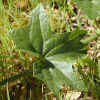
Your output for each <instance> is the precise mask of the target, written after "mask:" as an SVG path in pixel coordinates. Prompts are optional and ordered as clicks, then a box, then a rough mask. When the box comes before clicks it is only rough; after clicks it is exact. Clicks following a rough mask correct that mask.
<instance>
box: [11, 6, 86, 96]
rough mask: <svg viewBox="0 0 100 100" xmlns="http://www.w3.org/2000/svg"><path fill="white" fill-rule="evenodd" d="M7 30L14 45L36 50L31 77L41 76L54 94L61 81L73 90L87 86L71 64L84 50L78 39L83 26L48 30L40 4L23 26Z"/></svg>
mask: <svg viewBox="0 0 100 100" xmlns="http://www.w3.org/2000/svg"><path fill="white" fill-rule="evenodd" d="M9 34H10V35H11V36H12V39H13V40H14V42H15V44H16V46H17V48H18V49H20V50H22V49H23V50H26V52H27V51H31V52H33V53H34V54H35V53H36V54H37V53H38V55H39V60H38V61H37V62H36V63H34V66H33V67H34V77H37V78H38V79H40V80H43V81H44V82H45V84H46V85H47V86H48V87H49V88H50V90H51V91H53V92H54V93H55V94H56V95H57V93H58V91H59V89H60V88H61V87H62V85H63V84H67V85H68V86H70V87H71V88H72V89H74V90H76V89H77V90H87V88H86V87H85V85H84V82H83V80H81V79H80V77H79V76H78V75H77V73H76V72H74V71H73V68H72V65H73V64H75V63H76V60H77V58H78V57H82V56H84V54H85V53H86V46H85V45H84V44H82V43H81V42H80V40H81V38H82V37H83V36H84V35H85V34H86V31H85V30H81V29H76V30H74V31H72V32H70V33H62V34H56V33H54V32H52V31H51V28H50V24H49V17H48V15H47V14H46V11H45V10H44V8H43V7H42V5H41V4H40V5H38V6H37V7H36V8H35V9H34V10H33V11H32V16H31V18H30V23H29V24H28V25H27V26H26V27H23V28H17V29H14V30H12V31H10V32H9ZM34 54H33V55H34ZM34 56H35V55H34Z"/></svg>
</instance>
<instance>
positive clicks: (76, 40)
mask: <svg viewBox="0 0 100 100" xmlns="http://www.w3.org/2000/svg"><path fill="white" fill-rule="evenodd" d="M85 34H86V31H85V30H80V29H76V30H74V31H72V32H70V33H63V34H58V36H57V35H56V36H55V37H54V38H52V39H51V40H52V41H51V40H50V39H49V40H48V41H47V42H48V44H47V45H46V50H47V49H49V52H47V54H46V56H52V55H55V54H59V53H66V52H72V51H74V52H76V53H78V52H79V53H85V52H86V49H87V46H86V45H84V44H82V43H81V42H80V40H81V39H82V38H83V37H84V35H85ZM50 45H51V46H50ZM51 47H52V48H51Z"/></svg>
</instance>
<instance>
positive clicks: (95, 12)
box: [73, 0, 100, 19]
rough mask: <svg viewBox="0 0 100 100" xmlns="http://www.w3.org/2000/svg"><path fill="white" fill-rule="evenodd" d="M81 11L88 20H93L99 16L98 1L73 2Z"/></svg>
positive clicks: (99, 2) (99, 3) (76, 0)
mask: <svg viewBox="0 0 100 100" xmlns="http://www.w3.org/2000/svg"><path fill="white" fill-rule="evenodd" d="M73 1H75V2H76V3H77V4H78V5H79V6H80V7H81V8H82V10H83V12H84V13H86V15H87V16H88V17H89V18H90V19H95V18H96V17H98V16H100V0H73Z"/></svg>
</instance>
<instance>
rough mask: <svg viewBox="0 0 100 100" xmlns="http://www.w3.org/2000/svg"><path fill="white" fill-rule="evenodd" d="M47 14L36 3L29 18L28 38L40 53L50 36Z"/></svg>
mask: <svg viewBox="0 0 100 100" xmlns="http://www.w3.org/2000/svg"><path fill="white" fill-rule="evenodd" d="M49 23H50V22H49V19H48V16H47V14H46V12H45V10H44V8H43V7H42V5H41V4H40V5H38V6H37V7H36V8H35V9H34V10H33V11H32V18H31V31H30V40H31V43H32V45H33V47H34V48H35V50H36V51H37V52H38V53H42V48H44V44H45V43H44V42H45V41H46V40H48V39H49V38H50V37H51V35H52V34H51V30H50V24H49Z"/></svg>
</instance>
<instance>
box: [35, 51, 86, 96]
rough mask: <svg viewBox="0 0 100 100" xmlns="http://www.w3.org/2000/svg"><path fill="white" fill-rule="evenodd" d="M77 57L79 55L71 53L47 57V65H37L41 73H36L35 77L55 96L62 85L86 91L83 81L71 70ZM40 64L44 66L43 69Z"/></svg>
mask: <svg viewBox="0 0 100 100" xmlns="http://www.w3.org/2000/svg"><path fill="white" fill-rule="evenodd" d="M78 56H81V54H77V53H74V52H72V53H69V54H68V53H65V54H58V55H54V56H51V57H47V58H46V59H47V62H48V63H47V62H45V64H43V63H41V64H40V63H39V65H40V66H37V67H39V68H40V69H41V72H40V71H38V73H36V76H37V77H38V78H39V79H42V80H44V82H45V83H46V85H47V86H48V88H49V89H50V90H51V91H53V92H54V93H55V94H56V95H58V93H59V90H60V89H61V87H62V85H63V84H66V85H68V86H69V87H71V88H72V89H73V90H79V91H82V90H84V91H87V89H86V87H85V84H84V82H83V80H81V79H80V77H79V76H78V75H77V73H75V72H74V71H73V68H72V65H73V64H75V63H76V58H78ZM50 63H51V64H50ZM42 64H43V65H44V66H45V67H44V68H43V67H42ZM35 68H36V67H35Z"/></svg>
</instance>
